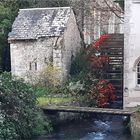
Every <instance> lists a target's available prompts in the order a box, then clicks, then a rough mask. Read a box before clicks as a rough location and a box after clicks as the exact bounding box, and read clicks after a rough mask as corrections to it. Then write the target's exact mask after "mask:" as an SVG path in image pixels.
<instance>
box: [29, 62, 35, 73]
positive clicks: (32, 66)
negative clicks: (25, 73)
mask: <svg viewBox="0 0 140 140" xmlns="http://www.w3.org/2000/svg"><path fill="white" fill-rule="evenodd" d="M29 70H35V71H36V70H37V62H30V63H29Z"/></svg>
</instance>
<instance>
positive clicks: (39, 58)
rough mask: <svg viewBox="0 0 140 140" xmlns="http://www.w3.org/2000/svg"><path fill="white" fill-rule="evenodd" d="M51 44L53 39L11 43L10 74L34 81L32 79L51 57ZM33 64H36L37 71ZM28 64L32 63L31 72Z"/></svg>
mask: <svg viewBox="0 0 140 140" xmlns="http://www.w3.org/2000/svg"><path fill="white" fill-rule="evenodd" d="M53 43H54V42H53V39H39V40H38V41H26V40H25V41H18V42H17V41H15V42H14V43H11V44H10V49H11V70H12V74H13V75H16V76H19V77H22V78H24V79H26V80H29V79H30V80H36V79H34V78H35V76H36V75H37V74H39V72H40V71H42V69H43V67H44V66H45V65H46V64H47V62H49V58H50V57H51V56H52V45H53ZM46 61H47V62H46ZM34 62H36V63H37V70H35V69H34V68H35V67H34ZM30 63H32V69H31V70H30ZM33 82H34V81H33Z"/></svg>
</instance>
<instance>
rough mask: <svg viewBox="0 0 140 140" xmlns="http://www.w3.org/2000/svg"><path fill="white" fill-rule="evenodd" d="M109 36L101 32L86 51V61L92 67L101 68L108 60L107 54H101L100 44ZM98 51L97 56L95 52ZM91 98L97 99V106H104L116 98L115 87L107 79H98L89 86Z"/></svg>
mask: <svg viewBox="0 0 140 140" xmlns="http://www.w3.org/2000/svg"><path fill="white" fill-rule="evenodd" d="M108 38H109V35H108V34H103V35H101V37H100V38H99V39H97V41H96V42H95V43H94V44H92V45H91V46H90V47H89V48H88V49H87V50H86V51H87V53H88V59H87V60H88V61H89V62H90V65H91V67H92V68H94V69H96V68H97V69H103V67H104V66H105V65H106V64H107V63H108V62H109V60H110V58H109V57H108V56H101V55H100V54H101V53H100V52H101V47H100V46H101V45H102V44H103V43H104V41H105V40H106V39H108ZM97 53H99V55H98V56H97V55H96V54H97ZM89 96H90V98H91V99H94V100H96V101H97V105H98V106H99V107H106V106H107V105H108V103H109V102H112V101H114V100H116V95H115V88H114V86H113V85H112V84H111V83H109V81H107V80H100V81H99V82H98V83H97V84H96V85H92V86H91V90H90V92H89Z"/></svg>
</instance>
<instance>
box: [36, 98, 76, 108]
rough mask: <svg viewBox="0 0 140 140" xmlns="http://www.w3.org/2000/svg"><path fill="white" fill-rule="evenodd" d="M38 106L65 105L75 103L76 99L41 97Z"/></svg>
mask: <svg viewBox="0 0 140 140" xmlns="http://www.w3.org/2000/svg"><path fill="white" fill-rule="evenodd" d="M37 100H38V106H40V107H43V106H47V105H64V104H69V103H72V102H73V101H74V97H39V98H37Z"/></svg>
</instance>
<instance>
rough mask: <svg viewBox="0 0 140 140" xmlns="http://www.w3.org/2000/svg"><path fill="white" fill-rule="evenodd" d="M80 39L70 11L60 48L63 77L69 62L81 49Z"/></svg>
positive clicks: (67, 71)
mask: <svg viewBox="0 0 140 140" xmlns="http://www.w3.org/2000/svg"><path fill="white" fill-rule="evenodd" d="M81 41H82V40H81V37H80V33H79V30H78V27H77V25H76V19H75V16H74V14H73V12H72V13H71V17H70V19H69V22H68V25H67V29H66V30H65V32H64V48H63V49H62V55H63V72H64V73H63V76H64V77H67V74H68V73H69V70H70V66H71V62H72V61H73V60H74V58H75V57H76V54H77V53H78V52H79V51H80V49H81V46H82V45H81V44H82V42H81Z"/></svg>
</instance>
